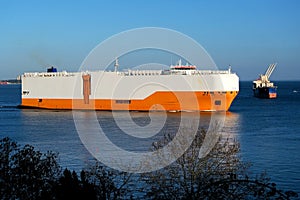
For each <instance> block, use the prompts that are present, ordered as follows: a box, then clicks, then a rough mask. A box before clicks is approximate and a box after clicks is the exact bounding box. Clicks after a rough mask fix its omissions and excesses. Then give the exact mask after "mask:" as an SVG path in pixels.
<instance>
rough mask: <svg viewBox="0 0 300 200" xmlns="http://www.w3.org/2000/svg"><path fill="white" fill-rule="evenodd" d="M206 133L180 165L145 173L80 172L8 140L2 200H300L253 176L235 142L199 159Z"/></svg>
mask: <svg viewBox="0 0 300 200" xmlns="http://www.w3.org/2000/svg"><path fill="white" fill-rule="evenodd" d="M205 135H206V131H205V130H203V129H201V130H199V131H198V132H197V134H196V137H195V138H194V140H193V142H192V145H191V146H190V147H189V149H188V150H187V151H186V152H185V153H184V154H183V155H182V156H181V157H180V158H179V159H178V160H177V161H175V162H174V163H172V164H171V165H169V166H167V167H165V168H163V169H161V170H158V171H154V172H149V173H143V174H130V173H127V172H120V171H117V170H113V169H111V168H108V167H106V166H104V165H102V164H101V163H100V162H97V161H95V164H94V165H92V166H90V167H89V168H88V169H82V170H81V172H79V173H76V172H75V171H72V170H70V169H68V168H65V169H63V168H62V167H61V166H60V165H59V163H58V153H55V152H52V151H47V152H46V153H42V152H40V151H38V150H35V149H34V147H33V146H31V145H29V144H27V145H24V146H20V145H18V144H17V143H16V142H15V141H13V140H11V139H10V138H8V137H5V138H3V139H0V159H1V163H0V198H1V199H71V198H74V199H296V198H298V194H297V193H296V192H294V191H283V190H281V189H278V188H277V186H276V184H275V183H273V182H271V180H270V178H268V176H267V175H266V174H265V173H262V174H260V175H258V176H255V177H252V176H250V175H249V174H250V173H249V167H250V165H251V164H249V163H245V162H243V161H241V158H240V155H239V151H240V145H239V143H238V142H237V141H235V140H234V139H232V138H225V139H224V138H223V139H221V138H218V143H217V144H216V145H215V146H214V147H213V149H212V150H211V151H210V153H209V154H208V155H206V156H205V157H202V158H199V156H198V153H199V150H200V148H201V144H202V143H203V141H204V138H205ZM172 139H174V135H172V134H166V135H165V136H164V137H163V138H162V139H161V141H158V142H155V143H153V145H152V148H151V150H152V151H155V150H157V149H160V148H162V147H163V146H164V145H166V144H168V143H169V142H170V141H171V140H172ZM178 142H186V141H184V140H182V141H178ZM174 151H176V150H175V149H174ZM160 152H161V151H160ZM164 156H166V155H163V154H162V155H160V158H161V159H162V160H163V158H164ZM157 162H160V161H157ZM143 164H145V163H143ZM146 165H147V163H146Z"/></svg>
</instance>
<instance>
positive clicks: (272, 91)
mask: <svg viewBox="0 0 300 200" xmlns="http://www.w3.org/2000/svg"><path fill="white" fill-rule="evenodd" d="M253 93H254V96H255V97H257V98H261V99H275V98H277V89H276V88H275V87H262V88H255V89H253Z"/></svg>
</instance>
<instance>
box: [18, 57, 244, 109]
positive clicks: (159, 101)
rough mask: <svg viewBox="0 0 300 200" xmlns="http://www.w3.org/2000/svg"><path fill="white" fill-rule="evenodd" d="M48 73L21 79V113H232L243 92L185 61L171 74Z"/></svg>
mask: <svg viewBox="0 0 300 200" xmlns="http://www.w3.org/2000/svg"><path fill="white" fill-rule="evenodd" d="M118 66H119V64H118V60H116V63H115V70H114V71H85V72H66V71H63V72H57V69H56V68H50V69H48V71H47V72H42V73H38V72H34V73H24V74H23V75H22V104H21V107H33V108H46V109H84V110H133V111H152V110H166V111H227V110H228V109H229V107H230V105H231V103H232V101H233V100H234V98H235V97H236V95H237V94H238V92H239V78H238V76H237V75H236V74H235V73H232V72H231V69H228V70H197V69H196V66H194V65H190V64H186V65H182V64H181V61H180V62H178V64H176V65H171V66H170V69H168V70H127V71H118Z"/></svg>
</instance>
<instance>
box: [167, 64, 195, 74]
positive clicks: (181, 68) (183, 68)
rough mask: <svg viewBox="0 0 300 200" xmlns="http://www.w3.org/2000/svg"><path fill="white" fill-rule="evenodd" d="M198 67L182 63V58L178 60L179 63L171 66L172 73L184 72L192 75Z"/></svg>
mask: <svg viewBox="0 0 300 200" xmlns="http://www.w3.org/2000/svg"><path fill="white" fill-rule="evenodd" d="M196 70H197V67H196V66H195V65H190V64H188V63H186V65H182V64H181V60H179V61H178V64H177V65H171V66H170V73H171V74H184V75H192V74H195V72H196Z"/></svg>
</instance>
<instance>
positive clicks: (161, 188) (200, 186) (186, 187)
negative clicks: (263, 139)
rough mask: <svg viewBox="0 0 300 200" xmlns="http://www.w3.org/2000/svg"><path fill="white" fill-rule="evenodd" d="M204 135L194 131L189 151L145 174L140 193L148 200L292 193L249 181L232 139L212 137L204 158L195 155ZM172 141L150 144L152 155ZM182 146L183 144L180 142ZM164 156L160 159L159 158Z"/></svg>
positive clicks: (264, 181) (267, 183)
mask: <svg viewBox="0 0 300 200" xmlns="http://www.w3.org/2000/svg"><path fill="white" fill-rule="evenodd" d="M206 134H207V132H206V131H205V130H204V129H201V130H199V131H198V133H197V134H196V136H195V139H194V141H193V142H192V145H191V146H190V148H189V149H188V150H187V151H186V152H185V153H184V154H183V155H182V156H181V157H180V158H179V159H177V160H176V161H175V162H174V163H172V164H171V165H169V166H167V167H166V168H164V169H161V170H158V171H154V172H151V173H145V174H142V175H141V179H142V180H143V181H144V182H145V186H144V187H142V190H144V192H145V198H150V199H249V198H252V199H253V198H262V199H275V198H281V199H289V198H290V197H295V196H297V194H296V193H294V192H291V191H288V192H285V193H284V192H283V191H280V190H278V189H276V185H275V184H273V183H270V180H269V179H268V178H266V176H262V177H257V178H254V179H250V178H249V177H248V175H247V169H248V168H249V163H243V162H242V161H241V159H240V154H239V151H240V145H239V143H238V142H237V141H236V140H235V139H234V138H224V137H222V135H220V134H218V133H215V137H217V138H218V142H217V143H216V145H215V146H214V147H213V148H212V149H211V151H210V152H209V153H208V154H207V155H206V156H204V157H201V156H199V151H200V150H201V146H202V144H203V141H204V139H205V136H206ZM173 138H174V137H173V136H172V135H171V134H166V135H165V137H164V138H163V139H162V140H161V141H159V142H155V143H154V144H153V149H152V150H153V151H155V150H157V149H161V148H163V146H164V145H166V144H168V143H169V142H170V140H172V139H173ZM180 142H185V141H180ZM164 156H167V155H161V157H162V158H163V157H164Z"/></svg>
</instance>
